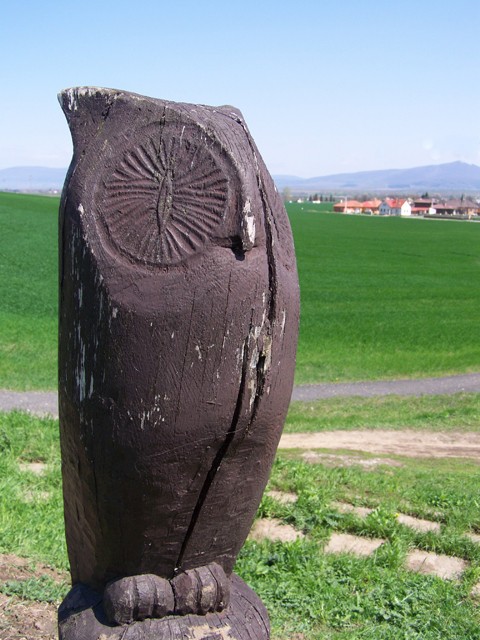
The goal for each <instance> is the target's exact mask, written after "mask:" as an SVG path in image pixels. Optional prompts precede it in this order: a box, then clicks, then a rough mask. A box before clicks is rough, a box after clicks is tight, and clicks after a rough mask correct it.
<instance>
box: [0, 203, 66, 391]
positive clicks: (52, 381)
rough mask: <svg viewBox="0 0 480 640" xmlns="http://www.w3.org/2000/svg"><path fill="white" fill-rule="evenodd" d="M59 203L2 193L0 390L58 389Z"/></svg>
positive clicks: (0, 223)
mask: <svg viewBox="0 0 480 640" xmlns="http://www.w3.org/2000/svg"><path fill="white" fill-rule="evenodd" d="M58 203H59V199H58V198H48V197H42V196H27V195H17V194H7V193H0V229H1V234H0V300H1V303H0V388H11V389H42V388H44V389H54V388H55V387H56V384H57V370H56V359H57V358H56V348H57V211H58Z"/></svg>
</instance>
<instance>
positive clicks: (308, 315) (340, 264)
mask: <svg viewBox="0 0 480 640" xmlns="http://www.w3.org/2000/svg"><path fill="white" fill-rule="evenodd" d="M302 206H303V207H304V210H303V211H302ZM305 206H306V205H300V204H291V205H289V207H288V212H289V215H290V220H291V223H292V229H293V233H294V238H295V247H296V253H297V262H298V271H299V276H300V291H301V305H302V307H301V309H302V310H301V325H300V340H299V349H298V357H297V376H296V382H297V383H303V382H312V381H318V382H320V381H335V380H362V379H380V378H394V377H419V376H424V375H441V374H446V373H458V372H467V371H474V370H477V371H478V370H479V368H480V343H479V342H478V340H477V334H478V331H479V320H478V312H477V311H478V309H479V308H480V257H479V251H478V250H479V247H480V225H479V224H474V223H471V224H469V223H458V222H444V221H431V220H407V219H400V218H379V217H377V216H374V217H366V216H348V215H340V214H329V213H317V214H313V213H310V212H308V211H307V210H306V209H305ZM311 206H312V205H309V207H311Z"/></svg>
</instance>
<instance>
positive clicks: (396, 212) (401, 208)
mask: <svg viewBox="0 0 480 640" xmlns="http://www.w3.org/2000/svg"><path fill="white" fill-rule="evenodd" d="M378 211H379V214H380V215H381V216H411V215H412V205H411V204H410V202H409V201H408V200H400V199H398V198H385V200H384V201H383V202H382V203H381V205H380V207H379V209H378Z"/></svg>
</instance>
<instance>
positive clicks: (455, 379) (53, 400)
mask: <svg viewBox="0 0 480 640" xmlns="http://www.w3.org/2000/svg"><path fill="white" fill-rule="evenodd" d="M462 391H463V392H468V393H480V373H468V374H463V375H458V376H446V377H441V378H420V379H418V380H376V381H373V382H342V383H340V382H339V383H337V382H335V383H325V384H305V385H299V386H296V387H294V389H293V393H292V400H294V401H295V400H300V401H304V402H311V401H312V400H320V399H322V398H335V397H344V396H362V397H364V398H370V397H374V396H385V395H400V396H422V395H436V394H452V393H459V392H462ZM12 409H22V410H23V411H29V412H30V413H34V414H36V415H48V414H49V415H52V416H53V417H55V418H56V417H58V404H57V392H56V391H25V392H22V391H9V390H8V389H5V390H0V411H12ZM0 640H1V639H0Z"/></svg>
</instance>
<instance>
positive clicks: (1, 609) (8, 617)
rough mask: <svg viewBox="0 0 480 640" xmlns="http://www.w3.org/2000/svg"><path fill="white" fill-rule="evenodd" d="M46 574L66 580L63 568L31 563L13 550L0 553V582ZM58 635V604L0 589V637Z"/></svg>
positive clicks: (48, 637) (19, 639) (50, 637)
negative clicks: (32, 599) (4, 592)
mask: <svg viewBox="0 0 480 640" xmlns="http://www.w3.org/2000/svg"><path fill="white" fill-rule="evenodd" d="M42 575H44V576H48V577H49V578H52V579H53V580H55V581H56V582H68V574H67V573H66V572H61V571H57V570H56V569H53V568H52V567H48V566H47V565H44V564H39V563H33V562H32V561H31V560H27V559H26V558H20V557H19V556H16V555H14V554H0V583H5V582H8V581H13V580H15V581H22V580H28V579H29V578H33V577H37V578H38V577H39V576H42ZM36 638H43V639H44V640H55V639H56V638H57V605H56V604H46V603H41V602H29V601H27V600H21V599H20V598H17V597H14V596H6V595H4V594H2V593H0V640H14V639H15V640H22V639H25V640H30V639H32V640H33V639H36Z"/></svg>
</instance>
